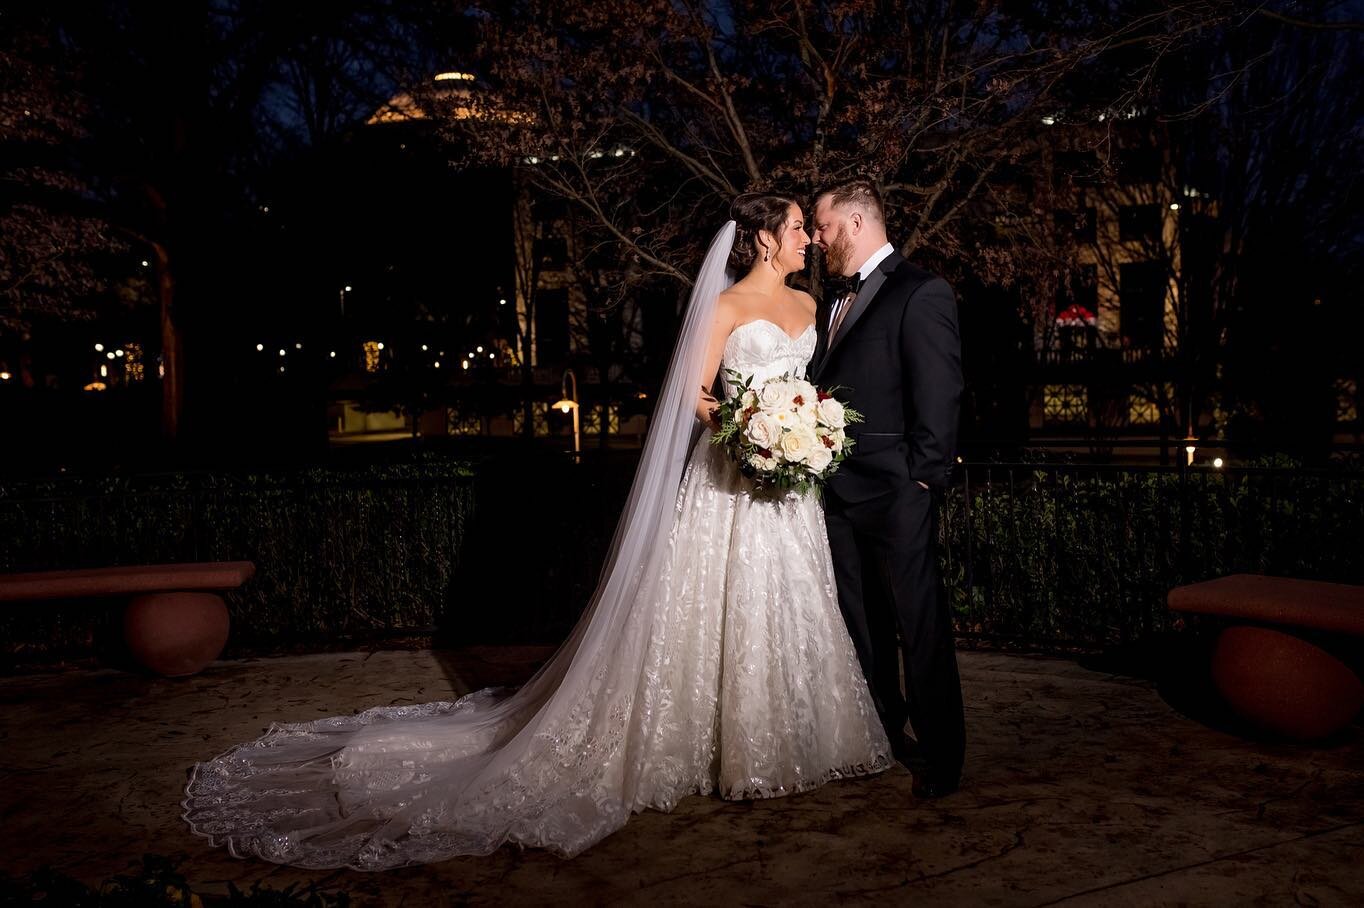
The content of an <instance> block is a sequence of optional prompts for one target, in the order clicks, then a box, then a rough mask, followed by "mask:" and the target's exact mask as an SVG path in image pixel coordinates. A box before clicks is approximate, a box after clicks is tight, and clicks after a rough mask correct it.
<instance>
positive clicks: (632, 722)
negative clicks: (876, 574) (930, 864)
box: [184, 321, 890, 870]
mask: <svg viewBox="0 0 1364 908" xmlns="http://www.w3.org/2000/svg"><path fill="white" fill-rule="evenodd" d="M814 344H815V331H814V328H813V327H811V328H810V329H808V330H807V331H806V332H805V333H804V334H802V335H801V336H800V337H798V338H794V339H793V338H791V337H789V336H787V334H786V333H785V332H784V331H783V330H782V329H781V328H780V327H778V326H777V325H775V324H773V323H771V322H767V321H755V322H749V323H747V324H744V325H741V326H740V327H738V328H737V329H735V331H734V332H733V333H732V334H731V335H730V337H729V339H728V341H727V343H726V345H725V350H724V366H725V368H729V369H735V370H737V371H739V372H741V373H743V374H746V375H753V376H754V379H755V383H757V382H760V381H762V380H763V379H765V378H768V377H770V376H774V375H781V374H783V373H796V374H801V375H803V374H804V369H805V364H806V362H807V361H808V360H809V358H810V355H811V353H812V352H813V349H814ZM692 387H695V385H692ZM647 456H648V455H647V453H646V457H647ZM640 481H641V480H640V479H638V478H637V480H636V482H637V484H638V483H639V482H640ZM673 488H674V489H675V490H676V491H675V492H674V495H675V508H674V510H673V512H672V513H671V514H670V515H665V519H664V522H663V524H662V527H663V531H661V532H660V535H659V537H658V538H659V539H660V540H663V539H666V544H663V545H659V546H655V548H656V549H657V551H655V552H652V553H649V554H643V555H641V556H640V559H639V561H638V564H639V567H637V568H635V569H631V570H621V569H620V565H619V564H617V566H616V569H615V570H612V571H610V572H609V576H608V574H604V576H603V587H604V588H607V589H606V592H605V593H602V592H601V591H599V597H604V598H603V601H600V602H594V608H595V609H596V610H597V612H598V614H590V615H588V616H586V617H585V618H584V619H583V621H582V622H580V624H579V627H578V628H577V629H575V631H574V634H573V636H572V637H571V638H570V639H569V641H568V642H567V643H566V644H565V645H564V648H563V649H562V650H560V653H559V654H558V655H556V657H555V658H554V659H552V660H551V663H550V664H549V665H547V666H546V667H545V668H544V669H542V670H541V672H540V673H539V674H537V676H536V677H535V678H534V679H532V680H531V682H529V683H528V684H527V685H526V686H525V687H523V688H522V689H521V690H520V691H518V692H517V693H515V694H511V693H509V692H507V691H502V690H494V689H490V690H483V691H477V692H475V693H472V694H470V695H468V696H466V697H464V698H462V699H460V700H459V701H458V702H454V703H450V702H439V703H427V704H424V705H420V706H403V707H380V708H376V709H371V710H368V711H366V712H363V713H360V714H359V715H355V716H349V717H338V718H330V719H322V720H320V721H314V722H307V723H301V724H291V725H274V726H272V727H271V729H270V731H269V732H268V733H267V734H266V735H265V736H264V737H262V738H260V739H258V740H256V741H253V742H250V743H247V744H243V745H240V746H237V747H234V748H232V749H231V750H229V751H227V752H226V753H224V754H222V755H221V756H219V757H217V758H215V759H213V760H210V761H209V762H207V763H202V764H199V765H198V766H197V767H195V770H194V772H193V774H192V777H191V780H190V782H189V785H188V787H187V789H186V798H185V801H184V809H185V813H184V816H185V819H186V820H187V821H188V822H189V824H190V825H191V827H192V828H193V830H194V831H195V832H196V833H199V834H201V835H204V836H207V837H209V838H210V839H211V840H213V842H214V843H215V844H222V845H227V846H228V847H229V848H230V849H231V850H232V852H233V853H234V854H236V855H239V856H245V855H256V856H259V857H261V858H265V859H267V860H271V861H277V862H281V863H288V864H293V865H297V866H301V867H314V868H330V867H340V866H349V867H354V868H357V869H361V870H378V869H385V868H391V867H399V866H403V865H408V864H415V863H428V862H432V861H437V860H442V859H445V858H449V857H452V856H454V855H459V854H487V853H490V852H492V851H493V850H495V849H496V848H498V847H499V846H500V845H502V844H503V843H506V842H515V843H519V844H522V845H529V846H535V847H542V848H547V849H550V850H552V851H554V852H556V853H558V854H561V855H564V856H572V855H574V854H577V853H578V852H580V851H582V850H583V849H584V848H587V847H588V846H590V845H592V844H593V843H595V842H597V841H599V840H600V839H602V838H603V837H605V836H606V835H608V834H610V833H611V832H613V831H615V830H617V829H619V828H620V827H621V826H623V825H624V824H625V822H626V820H627V819H628V818H629V816H630V814H631V813H632V812H635V811H640V810H643V809H644V808H647V807H653V808H657V809H660V810H670V809H671V808H672V807H673V805H675V804H676V803H677V801H678V799H680V798H682V797H685V796H687V795H690V794H696V793H700V794H706V793H711V792H718V793H719V794H720V795H721V796H722V797H725V798H735V799H738V798H765V797H774V796H778V795H784V794H789V793H792V792H797V791H802V790H805V789H809V788H813V787H815V786H818V785H821V784H823V783H825V782H827V781H829V780H831V779H837V778H842V777H846V776H854V775H864V774H868V773H873V772H878V771H880V770H882V769H885V768H886V767H887V766H889V764H890V760H889V746H888V744H887V741H886V736H885V732H884V731H883V729H882V727H881V724H880V721H879V720H878V718H877V714H876V710H875V708H874V707H873V705H872V701H871V697H870V695H869V693H868V691H867V686H866V682H865V681H864V679H863V676H862V671H861V668H860V666H859V663H858V660H857V656H856V654H855V652H854V649H853V645H852V641H851V639H850V638H849V636H848V633H847V630H846V629H845V627H844V624H843V620H842V617H841V615H840V613H839V610H838V605H837V599H836V591H835V586H834V577H833V565H832V562H831V560H830V555H829V547H828V542H827V540H826V537H825V531H824V516H823V511H822V509H821V508H820V505H819V503H818V501H817V500H816V499H814V498H813V497H800V496H797V495H795V494H786V495H784V496H779V497H773V496H770V495H769V496H762V497H759V496H750V495H749V494H748V488H749V487H748V481H747V480H746V479H744V478H743V477H741V476H740V475H739V474H738V471H737V469H736V468H735V466H734V465H733V463H732V462H731V461H730V460H729V459H728V458H727V456H726V455H725V454H724V452H723V451H721V449H719V448H717V447H713V446H711V444H710V433H709V432H708V431H707V432H704V433H702V434H701V436H700V438H699V439H697V440H696V441H695V443H694V445H693V446H692V448H691V453H690V456H689V457H688V458H687V460H686V466H685V473H684V474H683V476H682V479H681V483H680V488H679V487H678V486H677V485H674V486H673ZM632 494H633V493H632ZM623 522H628V521H623ZM622 532H628V528H624V527H623V528H622ZM627 542H628V540H627ZM616 544H622V543H621V540H619V539H618V540H617V543H616ZM619 575H626V576H625V577H624V578H622V577H621V576H619ZM617 581H620V582H626V581H628V582H629V583H632V584H633V586H629V587H628V589H629V590H630V591H631V592H632V594H633V595H634V596H635V598H634V599H633V600H628V599H627V600H623V602H622V604H621V606H620V608H619V610H618V611H617V612H615V613H613V614H612V615H610V616H606V617H603V616H602V615H601V614H599V613H600V610H601V609H604V608H607V607H608V605H609V604H610V603H609V602H608V600H610V593H611V590H610V589H609V587H610V585H611V583H613V582H617ZM605 623H609V624H610V627H609V633H605V634H603V635H602V637H601V640H600V642H597V641H596V639H595V638H594V637H593V635H594V628H593V627H592V625H602V624H605ZM585 641H588V642H585ZM589 643H590V644H591V645H589Z"/></svg>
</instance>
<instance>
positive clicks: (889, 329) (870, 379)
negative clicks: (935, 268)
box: [809, 253, 963, 503]
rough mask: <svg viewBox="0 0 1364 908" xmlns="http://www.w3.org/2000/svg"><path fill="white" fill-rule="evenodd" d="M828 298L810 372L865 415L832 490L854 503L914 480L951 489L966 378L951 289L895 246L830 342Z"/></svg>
mask: <svg viewBox="0 0 1364 908" xmlns="http://www.w3.org/2000/svg"><path fill="white" fill-rule="evenodd" d="M831 302H832V301H826V302H825V304H824V305H823V306H821V307H820V311H819V314H818V319H819V321H818V327H817V331H818V333H819V341H818V344H817V345H816V347H815V354H814V357H813V359H812V360H811V368H810V370H809V375H810V377H811V379H812V380H813V381H814V382H815V383H817V384H818V385H819V386H820V387H822V388H828V387H835V388H837V389H839V390H838V391H836V393H835V396H836V397H838V398H839V399H840V400H842V401H844V402H845V403H848V404H851V405H852V406H853V407H854V408H855V409H857V410H858V411H859V412H861V414H862V415H863V417H864V418H865V419H864V421H863V422H860V423H856V424H853V425H851V426H849V427H848V429H847V433H848V435H849V436H850V437H851V438H853V439H855V440H856V442H857V443H856V444H855V445H854V446H853V450H852V453H851V454H850V455H849V456H848V458H847V459H846V460H844V461H843V463H842V465H841V466H840V467H839V468H838V471H837V472H835V473H834V475H833V476H832V477H831V478H830V480H829V485H828V488H829V491H831V492H833V493H834V494H835V495H836V496H838V497H839V498H840V499H842V500H844V501H846V502H849V503H856V502H859V501H866V500H869V499H871V498H874V497H876V496H878V495H884V494H887V493H890V492H893V491H896V490H898V489H900V488H902V487H904V486H905V485H906V484H907V483H910V482H912V481H914V480H918V481H920V482H923V483H925V484H926V485H928V486H930V487H932V488H937V489H941V488H943V487H945V486H946V485H947V484H948V483H949V481H950V479H951V474H952V466H953V464H954V462H955V460H956V446H957V419H958V414H959V410H960V407H961V395H962V384H963V383H962V372H961V337H960V335H959V333H958V330H957V301H956V296H955V295H954V294H953V292H952V287H951V286H950V285H949V284H948V283H947V281H945V280H943V279H942V278H940V277H937V276H935V275H933V274H930V273H929V272H927V271H925V270H923V269H922V268H919V267H917V266H915V265H911V264H910V263H909V262H908V261H906V260H905V258H904V257H903V256H901V255H900V254H899V253H891V254H890V255H889V256H887V257H886V258H885V259H884V260H883V261H882V262H881V264H880V265H878V266H877V268H876V270H875V271H873V272H872V273H871V274H870V275H868V277H867V280H866V282H865V283H864V284H863V285H862V288H861V290H860V291H859V292H858V294H857V298H856V299H855V300H854V301H853V303H852V304H851V306H852V308H850V309H849V310H848V314H847V315H846V316H844V319H843V324H842V326H841V330H840V331H839V332H838V335H837V336H836V337H834V338H833V339H832V342H831V341H830V338H829V336H828V335H829V315H830V308H831Z"/></svg>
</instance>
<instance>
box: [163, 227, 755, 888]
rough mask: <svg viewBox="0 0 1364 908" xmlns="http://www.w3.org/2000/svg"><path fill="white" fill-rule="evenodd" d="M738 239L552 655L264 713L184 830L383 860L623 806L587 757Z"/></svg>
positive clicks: (636, 619) (621, 682)
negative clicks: (438, 697)
mask: <svg viewBox="0 0 1364 908" xmlns="http://www.w3.org/2000/svg"><path fill="white" fill-rule="evenodd" d="M734 236H735V224H734V222H733V221H729V222H727V223H726V224H725V225H724V226H723V227H722V228H721V229H720V231H719V232H718V233H717V234H716V235H715V237H714V239H713V240H712V241H711V244H710V247H709V249H708V251H707V253H706V257H705V260H704V262H703V263H702V265H701V268H700V271H699V272H698V273H697V277H696V282H695V284H694V285H693V289H692V292H691V296H690V300H689V302H688V305H687V308H686V310H685V313H684V315H683V318H682V324H681V328H680V331H679V333H678V341H677V345H676V347H675V348H674V351H673V355H672V359H671V361H670V363H669V366H668V370H667V373H666V376H665V378H664V381H663V385H662V389H661V391H660V394H659V396H658V400H657V402H656V404H655V407H654V412H653V417H652V420H651V424H650V428H649V433H648V438H647V440H646V442H645V445H644V450H643V453H642V456H641V458H640V462H639V466H638V468H637V469H636V472H635V478H634V482H633V483H632V485H631V488H630V493H629V497H628V499H627V501H626V504H625V507H624V509H623V512H622V516H621V518H620V521H619V523H618V524H617V527H616V532H615V535H614V537H613V538H612V541H611V545H610V548H609V550H608V552H607V555H606V558H605V562H604V564H603V567H602V572H601V575H600V578H599V581H598V586H597V589H596V591H595V592H594V594H593V596H592V598H591V601H590V603H589V605H588V607H587V609H586V611H585V612H584V614H583V617H582V618H581V619H580V620H579V622H578V624H577V626H576V627H575V628H574V630H573V632H572V633H571V634H570V636H569V638H568V640H567V641H565V642H564V644H563V645H562V647H560V649H559V650H558V651H557V652H556V653H555V654H554V656H553V657H552V658H551V659H550V660H549V662H547V663H546V664H545V665H544V666H543V667H542V668H541V669H540V670H539V671H538V672H537V673H536V674H535V676H534V677H533V678H532V679H531V680H530V681H529V682H527V683H526V684H525V685H524V686H522V687H521V688H519V689H517V690H516V691H514V692H509V691H506V690H498V689H486V690H482V691H476V692H474V693H472V694H470V695H469V696H467V697H464V698H462V699H461V700H459V701H458V702H454V703H450V702H437V703H427V704H422V705H418V706H403V707H379V708H375V709H371V710H368V711H366V712H363V713H360V714H358V715H354V716H344V717H336V718H331V719H322V720H318V721H314V722H306V723H296V724H276V725H272V726H271V727H270V730H269V731H268V732H267V733H266V734H265V735H264V736H263V737H261V738H258V739H257V740H255V741H252V742H248V743H246V744H242V745H239V746H237V747H234V748H232V749H231V750H229V751H227V752H225V753H223V754H221V755H219V756H218V757H215V758H214V759H212V760H209V761H207V762H205V763H201V764H199V765H197V766H196V767H194V770H193V772H192V774H191V777H190V780H189V783H188V785H187V786H186V790H185V799H184V801H183V808H184V818H185V820H186V821H187V822H188V823H189V824H190V826H191V828H192V829H193V831H194V832H195V833H197V834H199V835H203V836H206V837H208V838H209V839H210V840H211V841H212V842H213V843H214V844H218V845H226V846H227V847H228V848H229V849H230V850H231V851H232V853H233V854H236V855H238V856H244V855H255V856H258V857H261V858H264V859H266V860H271V861H276V862H280V863H288V864H293V865H296V866H302V867H314V868H330V867H341V866H349V867H353V868H356V869H361V870H379V869H386V868H391V867H399V866H404V865H408V864H417V863H427V862H431V861H437V860H443V859H445V858H449V857H452V856H455V855H459V854H488V853H490V852H492V851H494V850H495V849H496V848H498V847H499V846H500V845H502V844H503V843H504V842H508V841H513V842H519V843H522V844H526V845H533V846H538V847H544V848H549V849H550V850H553V851H555V852H558V853H560V854H564V855H571V854H574V853H576V852H577V851H578V850H581V848H584V847H586V846H587V845H590V844H591V843H592V842H594V841H596V840H597V839H599V838H601V837H602V836H603V835H605V834H606V833H607V832H609V831H611V829H613V828H615V827H618V826H619V825H621V824H623V823H624V822H625V820H626V819H628V817H629V814H630V812H631V809H632V806H633V804H634V800H633V791H634V788H633V786H634V785H635V780H633V779H631V778H630V777H629V773H628V772H622V773H621V774H620V776H619V777H618V778H617V777H611V778H602V773H603V772H604V770H603V766H602V761H601V760H599V759H597V756H598V755H599V754H601V753H604V752H605V750H604V749H605V748H609V747H610V746H612V744H613V740H614V739H616V738H617V737H618V736H619V735H622V734H623V733H624V731H623V729H624V726H625V724H626V723H627V722H628V721H629V717H630V715H631V711H632V707H633V706H634V695H635V692H636V689H637V687H638V685H639V677H640V673H641V671H642V664H643V660H644V654H645V648H646V645H647V642H648V635H649V633H650V631H651V627H652V624H653V611H654V607H655V604H656V603H657V602H658V601H659V598H660V597H659V595H658V583H659V578H660V574H661V573H662V564H661V561H662V559H663V558H665V557H666V553H667V549H668V545H667V542H668V535H669V533H670V531H671V528H672V521H673V517H674V508H675V501H676V497H677V494H678V490H679V487H680V485H681V482H682V476H683V473H684V470H685V468H686V464H687V460H688V456H689V454H690V452H691V450H692V448H693V447H694V446H695V444H696V441H697V439H698V437H699V435H700V432H701V431H702V426H701V424H700V423H699V422H698V421H697V419H696V417H695V403H696V395H697V392H698V390H699V388H700V387H701V386H702V385H705V386H709V385H710V384H711V381H710V380H709V379H713V376H710V377H703V376H702V375H701V371H702V369H703V363H704V359H705V353H706V348H707V345H708V342H709V337H710V331H711V325H712V323H713V321H714V313H715V306H716V300H717V298H718V297H719V295H720V294H721V293H722V292H723V291H724V290H726V289H727V288H728V287H729V286H730V285H731V284H732V283H733V276H732V275H731V274H730V273H729V272H728V270H727V264H728V259H729V253H730V249H731V247H732V246H733V243H734ZM615 743H619V742H618V740H615ZM588 792H592V793H593V795H592V796H591V797H589V796H588ZM603 792H606V793H608V796H603Z"/></svg>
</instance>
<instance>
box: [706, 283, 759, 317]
mask: <svg viewBox="0 0 1364 908" xmlns="http://www.w3.org/2000/svg"><path fill="white" fill-rule="evenodd" d="M752 305H753V292H752V291H750V290H749V289H748V288H746V287H740V286H738V285H737V284H736V285H735V286H733V287H730V288H729V289H728V290H726V291H724V292H723V293H721V294H720V295H719V297H717V298H716V300H715V308H716V314H717V315H720V316H722V317H726V318H728V319H729V320H730V321H736V320H738V318H739V316H740V315H741V314H742V313H743V312H745V311H747V310H748V309H750V308H752Z"/></svg>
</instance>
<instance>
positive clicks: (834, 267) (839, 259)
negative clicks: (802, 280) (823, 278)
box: [824, 224, 853, 277]
mask: <svg viewBox="0 0 1364 908" xmlns="http://www.w3.org/2000/svg"><path fill="white" fill-rule="evenodd" d="M852 247H853V244H852V240H851V239H850V238H849V237H848V231H847V228H846V227H844V226H843V225H841V224H840V225H839V228H838V233H837V234H835V235H834V238H833V241H832V242H830V243H829V251H828V252H826V253H824V270H825V272H826V273H827V274H833V275H838V276H839V277H842V276H843V275H844V270H843V269H845V268H847V267H848V265H850V264H852V263H851V262H850V261H849V259H851V258H852V251H853V249H852Z"/></svg>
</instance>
